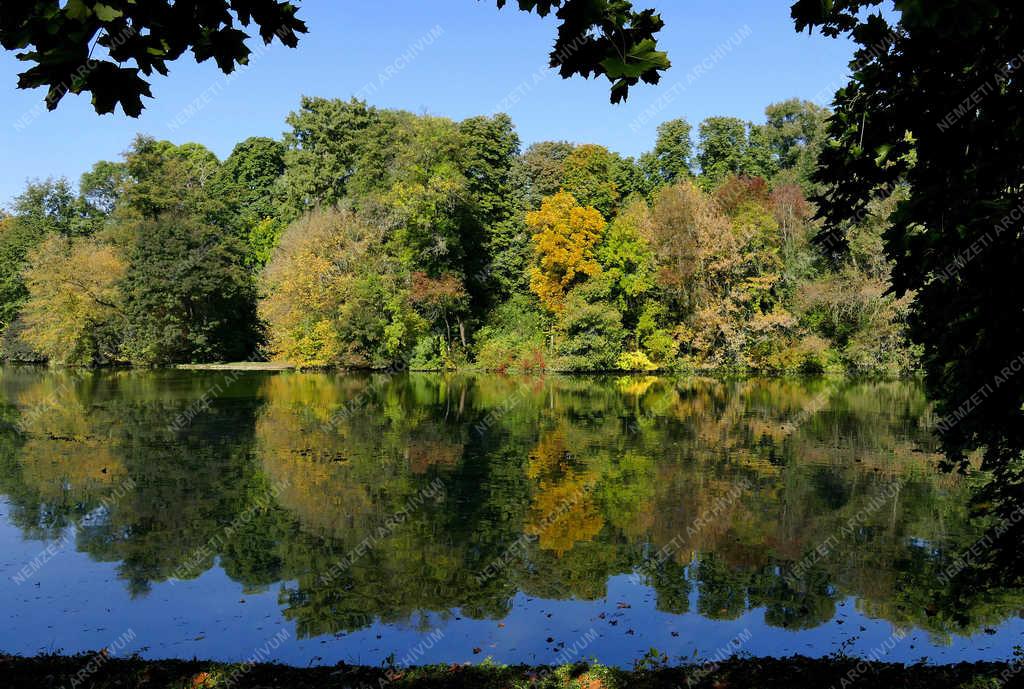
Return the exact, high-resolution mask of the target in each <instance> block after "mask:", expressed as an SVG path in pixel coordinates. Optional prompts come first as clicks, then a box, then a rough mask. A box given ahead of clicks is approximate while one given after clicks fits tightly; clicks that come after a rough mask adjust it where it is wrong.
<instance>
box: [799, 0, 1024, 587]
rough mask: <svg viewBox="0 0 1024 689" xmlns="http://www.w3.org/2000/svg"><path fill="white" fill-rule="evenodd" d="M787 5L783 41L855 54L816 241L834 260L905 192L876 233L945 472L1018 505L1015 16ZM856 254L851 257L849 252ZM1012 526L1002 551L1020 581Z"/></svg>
mask: <svg viewBox="0 0 1024 689" xmlns="http://www.w3.org/2000/svg"><path fill="white" fill-rule="evenodd" d="M893 4H894V5H895V9H896V10H898V11H897V12H880V11H879V10H882V9H890V8H891V5H890V3H889V2H883V1H882V0H835V1H834V2H819V1H818V0H801V1H800V2H797V3H796V4H795V5H794V7H793V16H794V18H795V19H796V21H797V26H798V28H801V29H803V28H820V30H821V31H822V33H824V34H825V35H828V36H849V37H850V38H852V40H853V41H854V42H855V44H856V46H857V51H856V53H855V55H854V59H853V62H852V63H851V66H852V69H851V75H852V76H851V81H850V82H849V84H847V85H846V86H845V87H844V88H842V89H840V90H839V92H838V93H837V94H836V98H835V106H834V107H835V116H834V117H833V118H832V119H831V120H830V121H829V125H828V133H829V136H830V138H831V140H832V141H833V142H834V143H833V144H831V145H829V146H828V147H826V149H825V151H824V155H823V156H822V158H821V167H820V169H819V171H818V173H817V174H815V175H814V180H815V181H816V182H817V183H818V184H819V185H821V187H822V189H821V194H820V195H819V196H818V198H817V199H816V202H817V204H818V206H819V208H820V213H821V215H822V217H823V218H824V219H825V221H826V223H827V224H826V227H825V229H826V232H825V233H824V234H823V235H822V237H821V244H822V246H824V247H827V248H828V249H829V250H830V251H835V252H836V253H842V252H841V251H840V250H841V249H842V248H843V247H844V246H845V245H846V244H847V243H849V244H851V245H852V244H853V242H854V240H853V238H851V237H850V236H849V227H850V225H851V224H854V225H855V224H857V223H858V222H859V220H860V218H862V217H863V215H864V213H865V212H866V211H867V210H868V209H870V208H871V206H872V205H873V204H876V203H877V200H878V197H879V196H880V195H882V196H884V195H887V194H888V191H889V190H891V189H892V188H893V187H894V186H895V185H903V186H905V187H906V189H907V193H906V194H905V196H903V197H902V199H901V201H900V202H899V203H898V205H897V206H896V208H895V209H894V211H893V213H892V216H891V218H892V219H891V223H890V228H889V229H888V230H887V232H886V233H885V235H884V239H885V249H886V252H887V254H888V256H889V257H890V258H891V260H892V261H893V273H892V274H893V283H894V287H895V289H896V290H897V292H898V293H901V294H902V293H906V294H915V295H916V299H915V300H914V304H913V308H912V310H911V312H910V318H909V323H910V330H911V333H912V336H913V338H914V340H915V341H916V342H919V343H920V345H921V347H922V350H923V357H922V364H923V366H922V367H923V368H924V370H925V372H926V374H927V381H928V384H929V389H930V394H931V395H933V396H934V398H935V399H936V400H937V401H938V403H939V407H938V413H939V415H940V416H941V418H942V421H941V423H939V425H938V430H939V432H940V433H941V436H942V438H943V441H944V444H945V447H946V450H947V452H948V456H949V460H950V464H951V465H954V466H959V467H961V468H962V467H965V466H966V465H967V464H968V463H969V462H971V461H972V460H973V459H974V457H975V453H976V451H979V450H980V452H979V453H978V455H979V456H980V457H981V458H982V462H983V466H985V467H986V468H988V469H991V470H992V471H993V472H994V477H995V480H994V481H992V482H991V483H990V484H989V489H990V493H989V494H987V495H983V496H982V497H981V500H980V501H979V506H980V507H981V508H982V509H984V510H987V509H990V508H991V506H992V505H993V504H995V505H997V507H998V509H1000V510H1002V513H1003V514H1004V516H1008V515H1018V514H1019V512H1018V511H1019V509H1020V506H1021V505H1022V504H1024V463H1022V461H1021V456H1022V453H1024V376H1021V375H1019V370H1020V369H1021V367H1022V359H1021V342H1022V339H1024V338H1022V335H1024V331H1022V327H1024V319H1022V318H1021V313H1022V311H1024V292H1022V291H1021V290H1020V287H1019V285H1018V280H1019V278H1020V275H1021V270H1022V267H1024V251H1022V241H1024V234H1022V225H1024V168H1022V166H1021V165H1020V160H1019V151H1020V148H1021V141H1022V140H1024V119H1022V116H1021V114H1022V111H1021V102H1022V96H1024V82H1022V80H1021V70H1020V67H1021V64H1022V59H1024V7H1022V5H1021V4H1020V3H1019V2H1011V1H1009V0H979V1H978V2H971V3H961V2H951V1H948V0H945V1H939V2H923V1H922V0H898V1H897V2H895V3H893ZM853 250H854V251H856V249H853ZM1021 538H1022V531H1021V529H1020V528H1015V529H1011V530H1009V531H1008V532H1007V533H1006V534H1004V535H1003V536H1002V537H1001V538H1000V541H1001V545H1002V546H1003V547H1002V548H1001V550H1002V551H1003V552H1004V553H1005V554H1006V555H1008V556H1009V557H1010V558H1011V559H1013V560H1015V564H1014V565H1013V566H1012V567H1010V568H1007V570H1006V571H1008V572H1012V573H1013V576H1016V577H1020V576H1021V572H1024V562H1022V560H1021V552H1022V551H1021V549H1020V542H1021Z"/></svg>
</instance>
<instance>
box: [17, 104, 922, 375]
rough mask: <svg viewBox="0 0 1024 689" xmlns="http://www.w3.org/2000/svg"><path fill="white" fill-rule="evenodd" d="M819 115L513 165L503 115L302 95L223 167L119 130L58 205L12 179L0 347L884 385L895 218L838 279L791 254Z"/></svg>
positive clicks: (544, 149)
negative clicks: (885, 242)
mask: <svg viewBox="0 0 1024 689" xmlns="http://www.w3.org/2000/svg"><path fill="white" fill-rule="evenodd" d="M822 117H823V111H822V110H821V109H820V108H818V107H816V106H814V105H812V104H810V103H804V102H800V101H786V102H784V103H780V104H777V105H773V106H770V107H769V108H768V109H767V117H766V121H765V122H764V123H761V124H753V123H747V122H742V121H740V120H735V119H732V118H721V117H713V118H710V119H709V120H707V121H705V122H704V123H702V124H701V125H700V127H699V132H700V136H699V137H698V141H697V143H696V146H694V144H693V142H692V141H691V134H692V132H691V127H690V125H689V124H688V123H687V122H685V121H683V120H673V121H670V122H666V123H664V124H662V125H661V126H660V127H659V128H658V137H657V141H656V142H655V145H654V148H653V150H651V151H650V152H649V153H646V154H644V155H643V156H641V157H640V159H639V160H634V159H632V158H624V157H622V156H620V155H618V154H616V153H613V152H611V151H609V150H608V149H606V148H604V147H603V146H600V145H597V144H583V145H575V144H570V143H566V142H542V143H537V144H534V145H532V146H530V147H529V148H527V149H526V150H525V151H521V147H520V142H519V137H518V135H517V134H516V131H515V127H514V125H513V123H512V121H511V120H510V119H509V118H508V116H506V115H495V116H491V117H483V116H481V117H472V118H469V119H466V120H464V121H462V122H454V121H451V120H449V119H445V118H441V117H432V116H417V115H413V114H411V113H408V112H402V111H393V110H379V109H376V108H374V107H371V106H369V105H367V104H366V103H364V102H361V101H356V100H351V101H342V100H331V99H324V98H304V99H303V100H302V102H301V103H300V106H299V108H298V110H296V111H295V112H293V113H292V114H291V115H289V116H288V119H287V122H288V125H289V130H288V131H287V132H286V133H285V134H284V136H283V139H282V140H281V141H274V140H272V139H268V138H252V139H248V140H246V141H243V142H241V143H240V144H238V145H237V146H236V147H235V149H234V151H233V152H232V153H231V155H230V156H229V157H228V158H227V159H226V160H224V161H223V162H221V161H219V160H217V158H216V157H215V156H214V155H213V154H212V153H211V152H210V151H209V150H207V149H206V148H205V147H203V146H201V145H199V144H194V143H188V144H183V145H180V146H179V145H174V144H172V143H170V142H167V141H157V140H155V139H151V138H146V137H139V138H137V139H136V140H135V142H134V143H133V144H132V146H131V148H130V149H129V150H128V152H127V153H126V154H125V157H124V160H123V161H120V162H101V163H98V164H97V165H96V166H95V167H94V169H93V170H92V171H90V172H89V173H88V174H86V175H85V176H84V177H83V180H82V183H81V186H80V189H79V190H78V192H77V193H76V192H75V191H74V190H73V189H72V188H71V186H70V185H69V184H67V183H66V182H64V181H57V182H52V181H51V182H45V183H35V184H32V185H30V186H29V188H28V189H27V190H26V192H25V193H24V194H23V195H22V196H21V197H19V198H18V200H17V202H16V203H15V205H14V207H13V214H12V215H11V216H10V217H7V218H5V219H3V220H2V221H0V222H2V223H3V226H2V227H3V229H2V232H0V249H2V250H0V277H2V280H0V287H2V290H0V294H2V296H3V303H2V304H0V314H2V315H3V322H2V325H5V326H9V327H7V331H8V333H7V334H8V337H7V338H6V339H7V340H8V343H7V353H8V356H10V357H12V358H19V357H21V358H25V357H26V356H27V355H26V354H25V352H26V351H29V352H34V353H35V354H36V355H37V356H40V357H42V358H46V359H49V360H50V361H53V362H55V363H73V364H98V363H110V362H117V361H129V362H136V363H146V364H166V363H175V362H189V361H217V360H230V359H245V358H263V357H269V358H275V359H279V360H283V361H286V362H290V363H294V364H296V365H298V366H347V367H369V368H389V367H411V368H418V369H440V368H449V367H457V366H466V365H472V364H477V365H479V366H482V367H486V368H494V369H502V370H505V369H544V368H547V369H556V370H574V371H584V370H610V369H619V370H641V371H649V370H697V369H722V368H728V369H734V370H757V371H824V370H849V371H856V372H872V373H887V374H898V373H902V372H905V371H907V370H909V369H911V368H912V367H913V365H914V361H913V356H912V353H911V351H910V349H909V347H908V345H907V342H906V337H905V334H904V330H903V320H904V315H905V312H906V309H907V304H906V300H903V301H898V300H895V299H893V298H892V297H889V296H887V295H886V294H885V292H886V289H887V287H888V284H889V282H888V281H889V275H888V272H889V264H888V263H887V262H886V261H885V260H884V259H882V258H881V257H880V252H879V243H880V241H881V240H880V236H881V234H882V232H884V231H885V229H886V227H887V223H888V213H889V211H890V209H891V207H892V204H893V201H891V200H889V199H883V200H882V201H879V202H878V203H876V204H875V206H873V207H872V212H871V213H868V214H865V216H864V217H863V218H862V220H861V222H859V223H857V224H856V225H855V226H854V227H853V228H852V229H851V237H855V238H856V241H855V242H854V245H855V247H854V251H853V252H852V253H851V255H850V256H849V258H848V260H846V261H843V262H841V263H838V264H836V263H833V262H830V261H829V260H828V258H829V257H828V256H827V255H825V254H822V253H821V252H819V250H818V249H816V248H815V247H814V246H813V245H812V243H811V241H810V239H811V237H812V236H813V235H814V233H815V232H816V231H817V227H816V225H815V223H813V222H812V221H811V220H810V216H811V214H812V211H813V209H812V207H811V205H810V204H809V203H808V201H807V200H806V199H805V189H810V188H811V187H813V182H812V181H811V180H810V179H809V177H808V175H809V174H810V172H811V171H812V169H813V168H812V166H811V165H810V164H809V162H808V161H810V160H813V159H814V157H815V156H816V152H817V150H818V149H819V148H820V147H821V145H822V143H823V139H822V130H821V126H820V125H821V121H822ZM896 193H897V194H899V193H903V192H902V191H897V192H896ZM54 237H59V238H62V239H61V242H59V243H55V242H53V241H50V238H54ZM90 257H91V258H90ZM90 261H92V265H91V264H90ZM47 266H52V268H53V269H52V270H47ZM26 276H28V277H30V278H31V279H29V280H26ZM257 302H258V304H257ZM19 314H24V317H23V318H18V315H19ZM264 342H265V346H264V345H263V344H262V343H264Z"/></svg>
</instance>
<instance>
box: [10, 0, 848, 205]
mask: <svg viewBox="0 0 1024 689" xmlns="http://www.w3.org/2000/svg"><path fill="white" fill-rule="evenodd" d="M509 4H510V6H509V7H506V8H505V9H504V10H501V11H500V12H499V11H498V10H497V9H496V7H495V3H494V2H493V0H433V1H431V2H424V1H423V0H374V2H350V1H347V0H339V1H334V0H306V1H305V2H303V3H301V7H302V9H301V13H300V16H301V17H302V18H303V19H305V20H306V23H307V24H308V25H309V27H310V33H309V34H308V35H306V36H305V37H303V38H302V40H301V42H300V44H299V47H298V49H296V50H290V49H288V48H284V47H282V46H281V45H280V44H275V45H274V46H273V47H271V48H269V49H266V50H262V49H261V52H260V53H259V54H258V55H257V56H255V57H253V59H252V62H251V64H250V66H249V68H247V69H245V70H244V71H241V72H239V73H237V74H236V76H234V77H233V78H230V79H228V78H225V76H224V75H223V74H221V73H220V71H219V70H217V68H216V66H215V65H214V63H213V61H212V60H210V61H207V62H206V63H204V64H201V65H197V64H195V62H194V61H193V60H192V58H191V55H190V54H186V55H185V56H184V57H183V58H182V59H181V60H180V61H179V62H178V63H177V64H175V65H173V66H172V68H171V73H170V76H169V77H160V76H159V75H155V76H154V77H153V79H152V89H153V95H154V96H155V99H152V100H146V101H145V103H146V110H145V111H144V112H143V114H142V116H141V117H140V118H138V119H132V118H128V117H125V116H124V115H121V114H118V115H114V116H111V115H106V116H103V117H99V116H97V115H96V114H95V113H94V112H93V110H92V107H91V105H90V104H89V101H88V98H87V97H80V96H67V97H66V98H65V99H64V101H63V102H62V103H61V105H60V107H59V108H58V110H57V111H56V112H53V113H50V112H46V111H45V110H42V111H40V110H41V109H40V108H39V104H40V103H41V102H42V98H43V96H44V91H43V90H41V89H40V90H35V91H19V90H17V89H16V88H15V83H16V80H17V77H16V74H17V72H18V71H20V70H21V69H24V63H20V62H18V61H17V60H16V59H15V58H14V56H13V55H12V54H11V53H7V52H0V112H2V113H3V116H2V117H0V151H3V160H2V170H3V171H2V174H0V205H7V203H8V202H9V201H10V199H11V198H12V197H13V196H14V195H15V194H17V193H18V192H19V191H20V190H21V189H22V188H23V186H24V183H25V181H26V180H27V179H32V178H45V177H48V176H54V177H59V176H67V177H69V178H71V179H73V180H77V178H78V176H79V175H80V174H81V173H82V172H84V171H85V170H87V169H88V168H89V167H90V166H91V165H92V163H93V162H95V161H96V160H101V159H117V158H118V157H119V155H120V153H121V152H122V151H124V150H125V148H126V147H127V146H128V144H129V142H130V141H131V139H132V137H133V136H134V135H135V134H136V133H138V132H142V133H146V134H149V135H152V136H155V137H158V138H164V139H170V140H171V141H174V142H175V143H184V142H186V141H196V142H199V143H202V144H205V145H206V146H208V147H209V148H210V149H212V150H213V151H214V152H215V153H216V154H217V155H218V156H219V157H221V158H222V159H223V158H224V157H225V156H227V155H228V154H229V153H230V152H231V149H232V147H233V146H234V144H235V143H237V142H238V141H241V140H242V139H244V138H245V137H248V136H257V135H259V136H272V137H278V136H280V135H281V133H282V132H283V131H284V129H285V123H284V118H285V116H286V115H287V114H288V112H289V111H291V110H294V109H295V107H296V106H297V104H298V102H299V98H300V97H301V96H302V95H316V96H325V97H341V98H348V97H350V96H352V95H354V94H357V93H362V94H363V95H365V96H366V98H367V100H369V101H370V103H371V104H373V105H377V106H380V107H388V108H403V109H406V110H411V111H413V112H429V113H431V114H435V115H443V116H447V117H451V118H454V119H461V118H464V117H469V116H472V115H477V114H482V113H491V112H494V111H495V110H498V109H500V110H504V111H507V112H508V113H509V114H510V115H511V116H512V119H513V120H514V121H515V122H516V125H517V127H518V130H519V134H520V136H521V137H522V139H523V142H524V146H525V145H527V144H529V143H531V142H534V141H541V140H546V139H567V140H570V141H577V142H594V143H600V144H603V145H605V146H607V147H609V148H611V149H613V150H615V151H619V152H620V153H623V154H627V155H637V154H639V153H641V152H643V151H645V150H648V149H649V148H650V147H651V145H652V144H653V142H654V138H655V129H656V127H657V125H658V123H660V122H662V121H664V120H667V119H672V118H675V117H686V118H687V119H688V120H689V121H690V122H691V123H693V124H695V125H696V123H698V122H699V121H700V120H702V119H704V118H705V117H708V116H710V115H732V116H737V117H742V118H745V119H750V120H760V119H762V117H763V111H764V106H765V105H767V104H768V103H771V102H774V101H778V100H783V99H785V98H789V97H794V96H795V97H800V98H807V99H810V100H816V101H818V102H820V103H822V104H827V103H828V101H829V100H830V97H831V93H832V92H833V91H834V90H835V88H836V87H837V86H839V85H841V83H842V80H843V78H844V76H845V75H846V73H847V68H846V65H847V63H848V61H849V59H850V55H851V54H852V50H853V48H852V46H851V45H850V44H849V43H847V42H845V41H837V40H830V39H825V38H822V37H820V36H817V35H815V36H809V35H807V34H806V33H804V34H797V33H796V32H795V31H794V30H793V25H792V22H791V21H790V19H789V5H790V0H732V1H731V2H728V3H725V2H721V0H685V1H683V0H649V1H648V2H646V3H645V2H644V1H643V0H639V2H636V3H635V4H637V5H639V6H645V7H646V6H649V5H653V6H656V7H658V8H659V10H660V11H661V13H662V16H663V18H664V19H665V22H666V27H665V29H664V30H663V31H662V34H661V39H660V40H661V43H662V44H663V47H664V49H665V50H667V51H668V52H669V55H670V57H671V59H672V61H673V69H672V70H671V71H670V72H669V73H668V74H667V76H666V77H665V78H664V79H663V80H662V83H661V84H660V85H658V86H647V85H640V86H638V87H637V88H635V89H633V90H632V92H631V94H630V98H629V101H628V103H626V104H624V105H611V104H610V103H609V102H608V82H607V81H606V80H603V79H602V80H589V81H587V80H583V79H579V78H576V79H572V80H569V81H564V80H562V79H561V78H560V77H559V76H558V75H557V73H555V72H554V71H553V70H549V69H547V68H546V63H547V54H548V52H549V51H550V48H551V45H552V42H553V41H554V35H555V20H554V18H553V17H548V18H547V19H543V20H542V19H540V18H538V17H537V16H536V15H532V14H530V15H528V14H526V13H524V12H520V11H519V10H518V9H515V8H514V7H513V5H515V2H511V3H509ZM252 45H253V46H256V45H262V44H260V43H258V42H254V43H253V44H252ZM403 54H404V57H403ZM389 68H390V69H389ZM368 85H369V86H368ZM190 105H196V107H194V109H193V112H192V113H191V114H189V112H188V108H189V106H190Z"/></svg>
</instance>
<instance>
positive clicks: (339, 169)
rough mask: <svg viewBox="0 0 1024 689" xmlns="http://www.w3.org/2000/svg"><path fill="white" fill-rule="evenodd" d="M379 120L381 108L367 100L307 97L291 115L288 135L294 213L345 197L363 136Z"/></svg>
mask: <svg viewBox="0 0 1024 689" xmlns="http://www.w3.org/2000/svg"><path fill="white" fill-rule="evenodd" d="M377 120H378V114H377V111H376V110H375V109H374V108H372V107H368V106H367V105H366V103H365V102H363V101H358V100H355V99H352V100H350V101H347V102H346V101H342V100H338V99H336V98H335V99H327V98H310V97H303V98H302V102H301V104H300V105H299V109H298V110H297V111H295V112H292V113H289V115H288V117H287V119H286V121H287V123H288V126H289V127H290V129H289V131H287V132H285V135H284V143H285V146H287V149H288V150H287V151H286V152H285V156H284V161H285V173H284V179H283V180H282V186H283V191H284V195H285V201H286V203H287V204H288V206H289V208H290V210H291V212H292V215H293V216H297V215H299V214H301V213H303V212H305V211H307V210H310V209H312V208H316V207H317V206H320V205H327V206H329V205H332V204H335V203H337V202H338V201H340V200H341V199H342V198H344V196H345V193H346V190H347V183H348V180H349V179H350V178H351V177H352V175H353V174H355V172H356V166H357V163H358V162H359V158H360V152H361V142H362V140H363V136H364V135H365V133H366V130H367V129H369V128H370V127H371V126H372V125H373V124H375V123H376V122H377ZM287 219H289V220H290V219H291V218H287Z"/></svg>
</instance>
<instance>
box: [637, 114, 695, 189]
mask: <svg viewBox="0 0 1024 689" xmlns="http://www.w3.org/2000/svg"><path fill="white" fill-rule="evenodd" d="M692 132H693V127H691V126H690V123H689V122H687V121H686V120H684V119H682V118H680V119H675V120H669V121H668V122H662V123H661V124H660V125H658V139H657V141H656V142H655V144H654V150H652V151H650V152H649V153H645V154H644V155H643V157H642V158H641V160H640V164H641V165H642V167H643V169H644V172H645V173H646V174H647V177H648V178H649V179H650V180H651V183H652V186H654V187H659V186H663V185H666V184H675V183H676V182H679V181H682V180H684V179H686V178H688V177H690V176H691V175H692V174H693V172H692V170H691V167H692V162H691V159H692V157H693V141H692V140H691V136H692Z"/></svg>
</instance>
